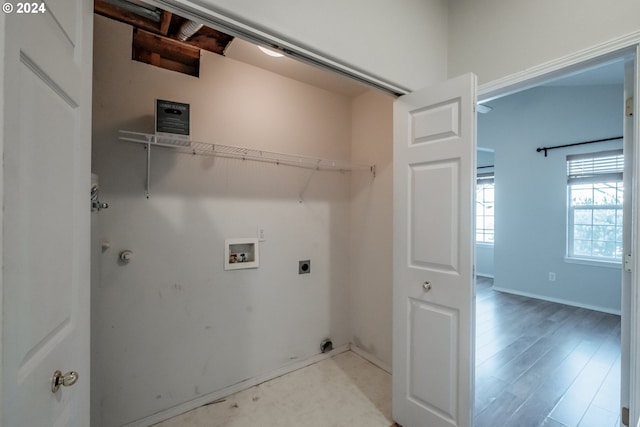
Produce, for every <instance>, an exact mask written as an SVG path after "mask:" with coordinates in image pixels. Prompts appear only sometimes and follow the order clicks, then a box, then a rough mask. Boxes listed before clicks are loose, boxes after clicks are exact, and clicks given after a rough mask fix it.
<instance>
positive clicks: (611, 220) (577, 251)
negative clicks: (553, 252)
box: [567, 150, 624, 262]
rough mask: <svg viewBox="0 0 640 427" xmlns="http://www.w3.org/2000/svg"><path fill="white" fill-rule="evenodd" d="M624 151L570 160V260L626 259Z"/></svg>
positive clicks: (568, 248)
mask: <svg viewBox="0 0 640 427" xmlns="http://www.w3.org/2000/svg"><path fill="white" fill-rule="evenodd" d="M623 169H624V157H623V155H622V150H615V151H605V152H601V153H590V154H580V155H571V156H567V193H568V227H567V229H568V244H567V251H568V257H570V258H582V259H592V260H601V261H617V262H621V259H622V197H623V184H622V172H623Z"/></svg>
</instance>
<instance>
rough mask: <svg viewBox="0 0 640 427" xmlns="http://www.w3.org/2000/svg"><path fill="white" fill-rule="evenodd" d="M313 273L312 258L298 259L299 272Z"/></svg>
mask: <svg viewBox="0 0 640 427" xmlns="http://www.w3.org/2000/svg"><path fill="white" fill-rule="evenodd" d="M309 273H311V260H308V259H306V260H304V261H298V274H309Z"/></svg>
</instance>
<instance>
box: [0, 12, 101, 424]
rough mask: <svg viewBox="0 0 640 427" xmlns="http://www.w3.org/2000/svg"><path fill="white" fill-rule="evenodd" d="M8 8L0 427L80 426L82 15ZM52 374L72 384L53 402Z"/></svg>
mask: <svg viewBox="0 0 640 427" xmlns="http://www.w3.org/2000/svg"><path fill="white" fill-rule="evenodd" d="M11 3H12V5H13V10H11V11H10V10H9V7H8V6H7V3H5V7H4V8H3V10H4V13H5V19H4V24H3V25H0V30H1V31H2V39H1V40H2V43H4V57H3V63H2V65H1V66H2V67H3V72H2V73H0V75H2V77H3V81H2V84H3V88H4V97H3V98H2V100H1V101H0V102H2V108H0V113H1V114H0V125H1V127H0V128H1V129H2V130H1V131H0V132H1V138H2V145H3V155H4V159H3V166H2V169H1V170H2V191H3V211H2V213H1V214H0V215H1V218H2V230H3V235H2V268H3V269H2V285H1V288H0V290H1V291H2V321H1V322H2V325H1V326H2V331H3V335H2V371H1V372H0V374H1V377H2V394H1V398H2V399H1V400H2V401H1V404H2V406H1V407H0V409H1V411H0V413H1V415H0V424H1V425H3V426H4V427H22V426H29V427H39V426H46V427H49V426H82V427H86V426H88V425H89V290H90V287H89V267H90V266H89V262H90V260H89V237H90V234H89V219H90V218H89V215H90V201H89V200H90V164H91V158H90V150H91V84H92V82H91V70H92V56H91V55H92V43H93V31H92V28H93V16H92V10H93V4H92V2H91V1H88V0H51V1H47V2H46V3H40V2H38V3H24V4H23V5H22V6H20V4H19V3H17V2H11ZM19 7H20V9H19ZM45 9H46V10H45ZM9 12H11V13H9ZM20 12H23V13H20ZM56 370H60V371H61V373H62V374H66V373H68V372H70V371H75V372H77V373H78V374H79V377H78V378H77V381H75V384H73V386H71V385H72V383H74V376H73V375H67V376H66V381H65V383H66V386H61V387H60V389H59V390H58V391H56V392H55V393H54V392H53V391H52V385H51V382H52V377H53V374H54V371H56Z"/></svg>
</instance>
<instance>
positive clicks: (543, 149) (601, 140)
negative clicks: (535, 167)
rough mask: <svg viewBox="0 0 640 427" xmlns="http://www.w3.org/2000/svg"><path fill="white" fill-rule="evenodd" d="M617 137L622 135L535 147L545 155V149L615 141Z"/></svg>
mask: <svg viewBox="0 0 640 427" xmlns="http://www.w3.org/2000/svg"><path fill="white" fill-rule="evenodd" d="M617 139H622V136H615V137H613V138H603V139H594V140H592V141H584V142H574V143H573V144H564V145H554V146H552V147H539V148H536V152H538V153H539V152H541V151H544V156H545V157H547V151H549V150H555V149H556V148H565V147H574V146H576V145H585V144H594V143H596V142H606V141H615V140H617Z"/></svg>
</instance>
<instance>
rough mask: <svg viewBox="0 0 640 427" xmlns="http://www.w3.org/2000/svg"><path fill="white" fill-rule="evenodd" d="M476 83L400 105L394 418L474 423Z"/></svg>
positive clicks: (414, 422) (467, 78)
mask: <svg viewBox="0 0 640 427" xmlns="http://www.w3.org/2000/svg"><path fill="white" fill-rule="evenodd" d="M475 102H476V77H475V76H474V75H472V74H469V75H464V76H461V77H458V78H455V79H452V80H449V81H447V82H445V83H442V84H439V85H437V86H435V87H433V88H429V89H426V90H422V91H419V92H415V93H412V94H409V95H405V96H403V97H401V98H399V99H398V100H397V101H396V103H395V105H394V194H395V199H394V285H393V418H394V420H395V421H396V422H397V423H399V424H400V425H402V426H403V427H423V426H429V427H444V426H447V427H451V426H460V427H468V426H470V425H471V424H472V414H473V381H474V373H473V360H474V357H473V350H474V327H473V311H474V295H475V293H474V284H473V263H474V245H473V241H474V236H473V230H474V225H473V221H474V216H473V211H474V204H473V200H474V195H475V169H476V164H475V163H476V160H475V156H476V126H475Z"/></svg>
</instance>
